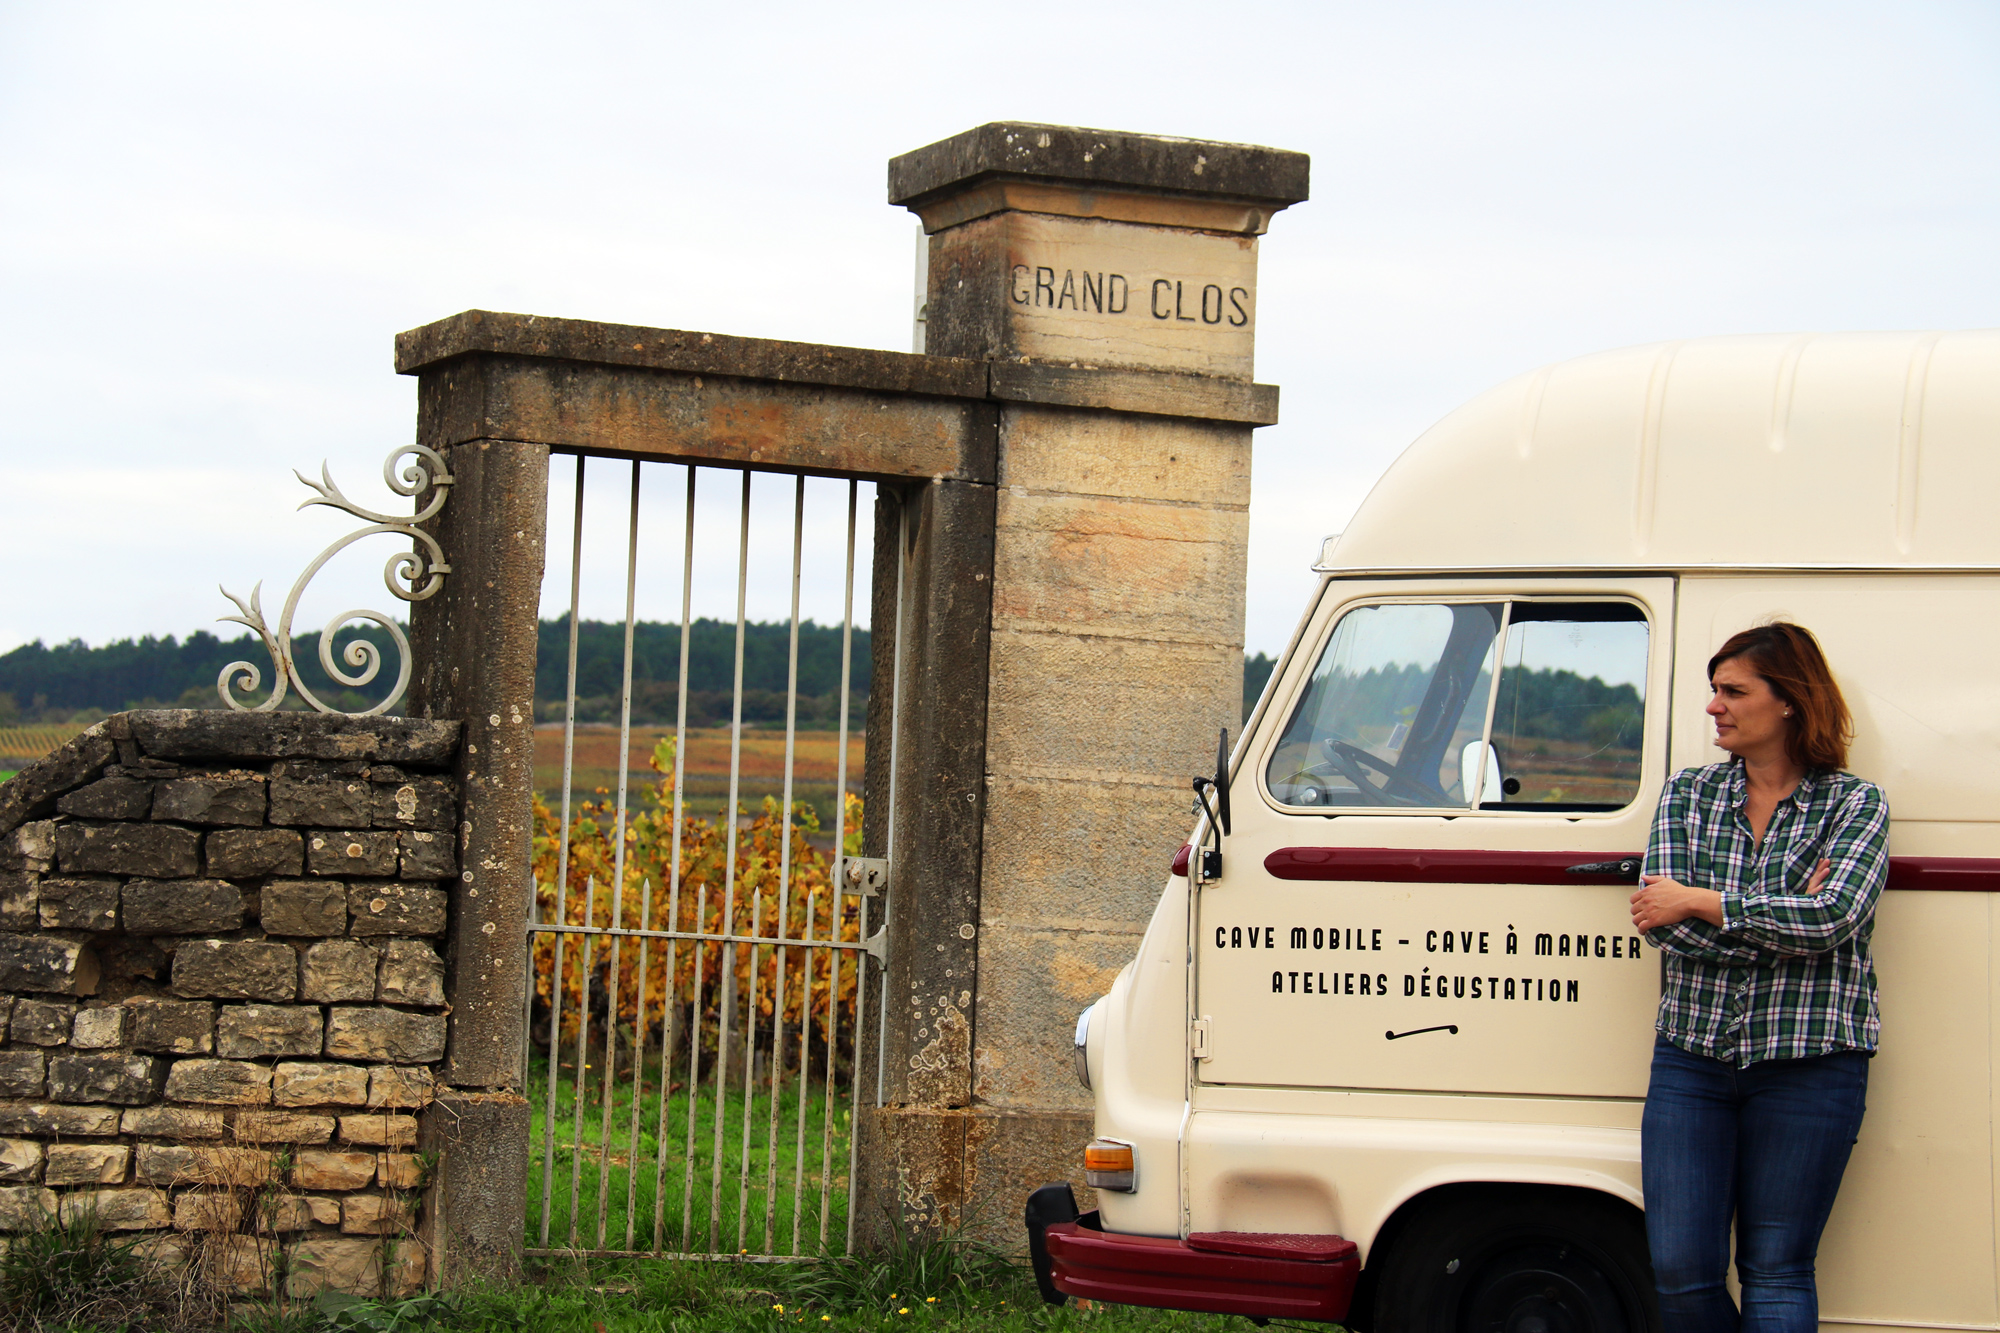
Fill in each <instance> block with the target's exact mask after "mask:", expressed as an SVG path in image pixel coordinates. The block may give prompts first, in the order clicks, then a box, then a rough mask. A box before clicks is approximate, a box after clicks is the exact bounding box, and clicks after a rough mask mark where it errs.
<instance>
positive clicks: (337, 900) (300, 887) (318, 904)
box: [258, 879, 347, 935]
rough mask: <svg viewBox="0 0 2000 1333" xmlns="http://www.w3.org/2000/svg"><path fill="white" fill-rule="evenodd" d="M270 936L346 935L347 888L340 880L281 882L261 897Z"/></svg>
mask: <svg viewBox="0 0 2000 1333" xmlns="http://www.w3.org/2000/svg"><path fill="white" fill-rule="evenodd" d="M259 898H260V901H261V907H260V910H259V920H258V924H259V925H261V926H263V927H264V933H265V934H267V935H345V934H346V933H347V886H346V884H344V883H342V882H341V881H340V880H337V879H279V880H273V881H271V882H270V883H269V884H266V885H265V886H264V892H263V893H262V894H260V895H259Z"/></svg>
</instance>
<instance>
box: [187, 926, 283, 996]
mask: <svg viewBox="0 0 2000 1333" xmlns="http://www.w3.org/2000/svg"><path fill="white" fill-rule="evenodd" d="M298 973H299V956H298V955H297V954H296V953H294V952H293V951H292V946H291V945H289V944H272V943H270V942H268V941H264V940H190V941H189V942H187V943H186V944H183V945H181V946H180V947H179V948H178V949H176V950H174V974H173V975H174V994H176V995H180V996H187V997H194V996H207V997H213V998H215V999H220V1000H289V999H291V998H292V997H293V996H294V995H296V994H298Z"/></svg>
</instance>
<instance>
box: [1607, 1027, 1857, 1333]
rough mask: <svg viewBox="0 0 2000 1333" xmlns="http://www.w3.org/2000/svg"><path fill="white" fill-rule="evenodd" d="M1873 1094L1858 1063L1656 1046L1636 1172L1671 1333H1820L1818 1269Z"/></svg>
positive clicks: (1849, 1054)
mask: <svg viewBox="0 0 2000 1333" xmlns="http://www.w3.org/2000/svg"><path fill="white" fill-rule="evenodd" d="M1867 1095H1868V1057H1867V1056H1866V1055H1865V1054H1863V1053H1862V1052H1860V1051H1837V1052H1835V1053H1834V1054H1832V1055H1821V1056H1815V1057H1813V1058H1811V1059H1806V1060H1766V1061H1762V1062H1760V1063H1758V1064H1753V1065H1751V1066H1749V1067H1748V1068H1746V1069H1738V1068H1736V1067H1735V1066H1733V1065H1728V1064H1724V1063H1723V1062H1722V1061H1720V1060H1711V1059H1709V1058H1707V1057H1706V1056H1700V1055H1690V1054H1688V1053H1687V1052H1686V1051H1683V1050H1681V1049H1680V1048H1679V1047H1677V1046H1674V1045H1672V1044H1671V1043H1669V1042H1667V1041H1666V1040H1665V1039H1663V1038H1662V1039H1656V1040H1655V1042H1654V1044H1653V1081H1652V1086H1651V1087H1650V1088H1649V1089H1647V1092H1646V1111H1645V1117H1644V1119H1643V1120H1642V1121H1641V1128H1640V1172H1641V1176H1642V1178H1643V1181H1644V1186H1645V1191H1646V1240H1647V1244H1648V1246H1649V1247H1650V1248H1651V1250H1652V1253H1653V1281H1654V1285H1655V1286H1656V1287H1657V1288H1658V1290H1659V1293H1660V1315H1661V1322H1662V1324H1663V1325H1664V1327H1665V1330H1666V1333H1738V1329H1739V1328H1740V1329H1741V1330H1743V1333H1752V1331H1753V1330H1754V1333H1815V1330H1816V1329H1817V1328H1818V1326H1819V1291H1818V1289H1817V1287H1816V1286H1815V1285H1814V1281H1813V1260H1814V1258H1815V1256H1816V1255H1817V1254H1818V1252H1819V1236H1820V1232H1821V1231H1822V1230H1824V1229H1825V1227H1826V1218H1827V1214H1828V1213H1830V1212H1832V1211H1833V1197H1834V1195H1835V1194H1836V1193H1838V1192H1839V1190H1840V1177H1841V1173H1842V1172H1843V1171H1845V1170H1846V1169H1847V1155H1848V1152H1849V1150H1850V1149H1852V1148H1853V1146H1854V1139H1855V1135H1856V1134H1858V1133H1859V1132H1860V1130H1861V1115H1862V1112H1863V1110H1864V1109H1865V1108H1866V1102H1867ZM1732 1219H1733V1220H1734V1221H1735V1223H1736V1276H1737V1279H1738V1281H1740V1282H1741V1283H1742V1286H1743V1312H1742V1314H1741V1315H1740V1316H1739V1315H1738V1314H1737V1311H1736V1306H1735V1304H1734V1303H1733V1302H1732V1301H1731V1300H1730V1299H1729V1292H1728V1291H1727V1290H1726V1289H1725V1288H1724V1287H1723V1285H1722V1284H1723V1278H1724V1276H1725V1274H1726V1273H1727V1272H1728V1269H1729V1224H1730V1222H1731V1220H1732Z"/></svg>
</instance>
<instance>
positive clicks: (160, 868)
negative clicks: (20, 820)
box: [56, 824, 201, 879]
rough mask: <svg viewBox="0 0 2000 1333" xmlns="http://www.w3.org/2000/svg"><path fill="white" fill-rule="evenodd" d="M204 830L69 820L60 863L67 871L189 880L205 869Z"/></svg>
mask: <svg viewBox="0 0 2000 1333" xmlns="http://www.w3.org/2000/svg"><path fill="white" fill-rule="evenodd" d="M200 863H201V834H199V833H197V832H195V831H194V830H193V829H185V828H180V827H178V826H176V825H173V824H64V825H63V826H62V827H60V828H58V829H57V830H56V864H57V865H58V866H60V867H61V868H62V871H63V873H64V874H68V875H144V876H146V877H148V878H150V879H187V878H190V877H191V876H193V875H195V874H197V873H199V871H200V869H201V864H200Z"/></svg>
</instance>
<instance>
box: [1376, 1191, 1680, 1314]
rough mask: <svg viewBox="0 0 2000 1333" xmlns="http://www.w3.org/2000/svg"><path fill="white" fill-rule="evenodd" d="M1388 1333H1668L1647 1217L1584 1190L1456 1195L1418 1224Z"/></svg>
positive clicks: (1402, 1252) (1389, 1272)
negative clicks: (1657, 1290) (1663, 1323)
mask: <svg viewBox="0 0 2000 1333" xmlns="http://www.w3.org/2000/svg"><path fill="white" fill-rule="evenodd" d="M1374 1314H1375V1318H1374V1327H1375V1329H1376V1331H1377V1333H1659V1330H1660V1313H1659V1302H1658V1299H1657V1298H1656V1297H1655V1296H1654V1294H1653V1271H1652V1265H1651V1263H1650V1262H1649V1261H1648V1260H1647V1257H1646V1228H1645V1222H1644V1219H1643V1218H1642V1217H1641V1216H1640V1215H1639V1213H1638V1212H1637V1211H1636V1210H1635V1209H1632V1208H1630V1207H1627V1206H1626V1205H1624V1204H1622V1203H1619V1202H1617V1201H1616V1200H1614V1199H1609V1198H1606V1197H1605V1196H1603V1195H1595V1194H1591V1193H1589V1192H1587V1191H1583V1190H1575V1191H1571V1190H1511V1189H1483V1188H1482V1189H1465V1190H1453V1191H1450V1192H1449V1194H1448V1195H1447V1196H1446V1197H1444V1198H1441V1199H1439V1200H1437V1201H1436V1202H1434V1203H1432V1204H1431V1205H1429V1206H1428V1207H1426V1208H1425V1210H1424V1211H1423V1212H1422V1213H1421V1214H1420V1215H1419V1216H1417V1217H1414V1218H1412V1219H1411V1220H1410V1222H1409V1224H1408V1225H1407V1226H1406V1227H1405V1228H1404V1229H1403V1231H1402V1234H1401V1235H1400V1236H1398V1237H1397V1238H1396V1242H1395V1245H1394V1248H1393V1249H1392V1251H1391V1253H1390V1254H1389V1255H1388V1256H1387V1258H1386V1260H1385V1263H1384V1266H1383V1268H1382V1271H1381V1276H1380V1279H1379V1282H1378V1284H1377V1286H1376V1295H1375V1310H1374Z"/></svg>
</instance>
